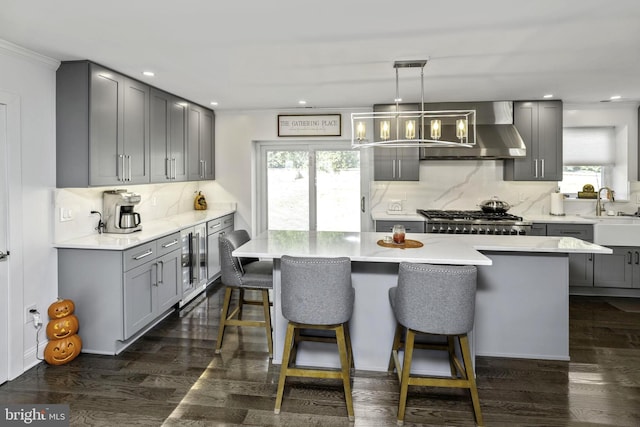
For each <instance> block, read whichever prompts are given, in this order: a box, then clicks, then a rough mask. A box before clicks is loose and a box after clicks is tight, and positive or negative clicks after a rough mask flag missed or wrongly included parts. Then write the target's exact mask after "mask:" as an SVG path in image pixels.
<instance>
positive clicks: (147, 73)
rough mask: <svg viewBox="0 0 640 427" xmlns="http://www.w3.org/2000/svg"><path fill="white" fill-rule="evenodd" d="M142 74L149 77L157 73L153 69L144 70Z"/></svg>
mask: <svg viewBox="0 0 640 427" xmlns="http://www.w3.org/2000/svg"><path fill="white" fill-rule="evenodd" d="M142 74H144V75H145V76H147V77H153V76H155V75H156V73H154V72H153V71H143V72H142Z"/></svg>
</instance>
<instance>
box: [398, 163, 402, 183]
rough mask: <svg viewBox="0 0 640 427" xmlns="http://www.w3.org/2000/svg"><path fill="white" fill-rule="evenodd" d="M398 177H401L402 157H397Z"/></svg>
mask: <svg viewBox="0 0 640 427" xmlns="http://www.w3.org/2000/svg"><path fill="white" fill-rule="evenodd" d="M398 178H402V159H398Z"/></svg>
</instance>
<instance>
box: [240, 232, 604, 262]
mask: <svg viewBox="0 0 640 427" xmlns="http://www.w3.org/2000/svg"><path fill="white" fill-rule="evenodd" d="M385 235H388V233H343V232H307V231H268V232H265V233H262V234H260V235H259V236H257V237H254V238H253V239H252V240H251V241H250V242H248V243H246V244H245V245H243V246H241V247H240V248H238V249H236V250H235V251H234V252H233V255H234V256H241V257H257V258H270V259H277V258H281V257H282V255H291V256H312V257H313V256H318V257H339V256H346V257H349V258H351V260H352V261H365V262H401V261H409V262H421V263H433V264H470V265H491V259H489V258H488V257H486V256H484V255H483V254H481V253H480V252H479V251H481V250H486V251H501V252H546V253H605V254H607V253H612V251H611V249H609V248H605V247H603V246H599V245H595V244H593V243H588V242H584V241H582V240H579V239H575V238H572V237H545V236H490V235H484V236H478V235H476V236H471V235H459V234H422V233H408V234H407V236H406V238H407V239H412V240H418V241H420V242H422V243H423V244H424V246H423V247H421V248H416V249H399V248H385V247H381V246H378V244H377V241H378V240H381V239H382V238H384V236H385Z"/></svg>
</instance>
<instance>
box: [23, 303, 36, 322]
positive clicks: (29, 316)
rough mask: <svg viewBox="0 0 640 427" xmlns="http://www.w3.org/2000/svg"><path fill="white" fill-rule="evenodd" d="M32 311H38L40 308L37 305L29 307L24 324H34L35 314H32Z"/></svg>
mask: <svg viewBox="0 0 640 427" xmlns="http://www.w3.org/2000/svg"><path fill="white" fill-rule="evenodd" d="M31 310H34V311H38V306H37V305H36V304H33V305H30V306H29V307H27V309H26V311H25V313H24V323H31V322H33V314H32V313H31Z"/></svg>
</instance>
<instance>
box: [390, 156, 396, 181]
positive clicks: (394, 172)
mask: <svg viewBox="0 0 640 427" xmlns="http://www.w3.org/2000/svg"><path fill="white" fill-rule="evenodd" d="M391 175H392V176H393V178H395V177H396V161H395V160H391Z"/></svg>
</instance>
